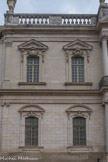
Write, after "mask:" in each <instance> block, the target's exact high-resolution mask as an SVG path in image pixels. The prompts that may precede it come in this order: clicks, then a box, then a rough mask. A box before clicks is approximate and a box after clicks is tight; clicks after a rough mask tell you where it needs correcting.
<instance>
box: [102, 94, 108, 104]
mask: <svg viewBox="0 0 108 162" xmlns="http://www.w3.org/2000/svg"><path fill="white" fill-rule="evenodd" d="M102 104H103V105H105V104H108V95H106V96H104V97H103V100H102Z"/></svg>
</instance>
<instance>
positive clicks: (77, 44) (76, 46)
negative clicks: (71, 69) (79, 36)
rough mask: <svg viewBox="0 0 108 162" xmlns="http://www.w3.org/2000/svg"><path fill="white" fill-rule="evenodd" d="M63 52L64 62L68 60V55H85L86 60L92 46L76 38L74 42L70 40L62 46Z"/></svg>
mask: <svg viewBox="0 0 108 162" xmlns="http://www.w3.org/2000/svg"><path fill="white" fill-rule="evenodd" d="M63 49H64V51H65V53H66V62H67V63H68V61H69V55H71V56H73V57H84V56H86V57H87V62H89V60H90V52H89V51H91V50H92V49H93V47H92V46H91V45H89V44H87V43H85V42H82V41H80V40H76V41H74V42H71V43H69V44H67V45H65V46H64V47H63Z"/></svg>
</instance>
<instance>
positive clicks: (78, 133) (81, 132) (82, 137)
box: [73, 117, 86, 146]
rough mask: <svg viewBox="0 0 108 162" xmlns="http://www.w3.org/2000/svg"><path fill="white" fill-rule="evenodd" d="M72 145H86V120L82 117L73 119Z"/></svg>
mask: <svg viewBox="0 0 108 162" xmlns="http://www.w3.org/2000/svg"><path fill="white" fill-rule="evenodd" d="M73 145H74V146H85V145H86V119H85V118H83V117H75V118H73Z"/></svg>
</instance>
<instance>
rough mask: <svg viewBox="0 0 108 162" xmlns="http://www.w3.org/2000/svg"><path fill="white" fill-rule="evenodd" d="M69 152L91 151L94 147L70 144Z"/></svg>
mask: <svg viewBox="0 0 108 162" xmlns="http://www.w3.org/2000/svg"><path fill="white" fill-rule="evenodd" d="M67 150H68V152H79V151H80V152H90V151H91V150H92V148H91V147H90V146H69V147H67Z"/></svg>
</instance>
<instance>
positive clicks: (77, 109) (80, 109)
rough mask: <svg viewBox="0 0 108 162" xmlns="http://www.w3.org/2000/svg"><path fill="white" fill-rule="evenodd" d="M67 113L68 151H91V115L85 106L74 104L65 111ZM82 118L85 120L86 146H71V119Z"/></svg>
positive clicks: (90, 111) (89, 109)
mask: <svg viewBox="0 0 108 162" xmlns="http://www.w3.org/2000/svg"><path fill="white" fill-rule="evenodd" d="M66 113H67V148H68V151H76V150H77V151H80V149H81V150H91V121H90V120H91V113H92V110H91V108H89V107H88V106H86V105H83V104H76V105H73V106H71V107H69V108H68V109H67V110H66ZM76 117H82V118H85V119H86V146H74V145H73V119H74V118H76Z"/></svg>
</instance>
